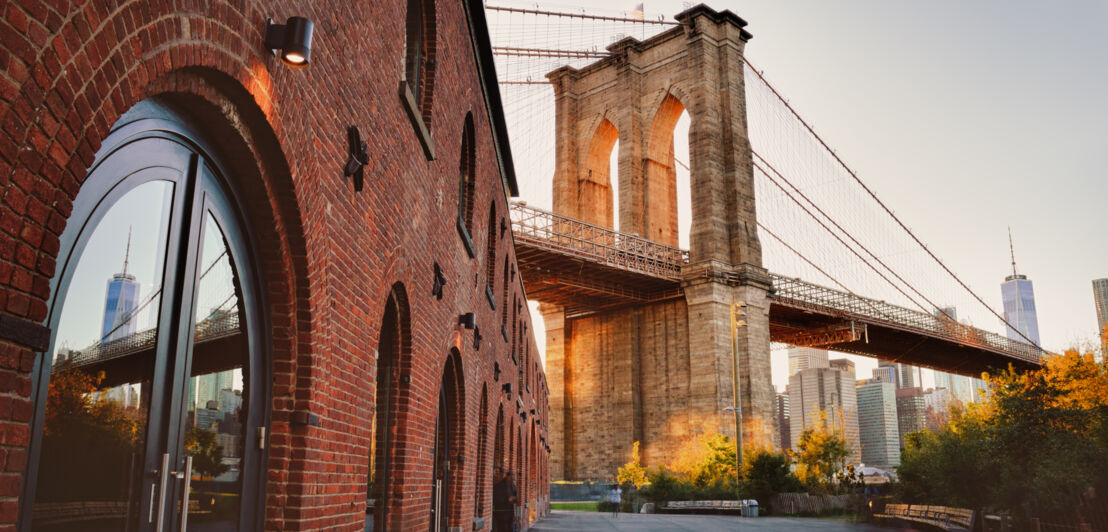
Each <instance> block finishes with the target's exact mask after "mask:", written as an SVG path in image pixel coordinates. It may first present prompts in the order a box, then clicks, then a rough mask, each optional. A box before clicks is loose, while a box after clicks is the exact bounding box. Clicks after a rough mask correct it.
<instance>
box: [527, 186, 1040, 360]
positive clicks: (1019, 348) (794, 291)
mask: <svg viewBox="0 0 1108 532" xmlns="http://www.w3.org/2000/svg"><path fill="white" fill-rule="evenodd" d="M511 216H512V232H513V234H514V236H515V242H516V256H517V259H518V263H519V267H520V274H521V275H522V276H523V281H524V285H525V286H526V287H527V295H528V298H530V299H533V300H537V301H543V302H548V303H554V304H558V305H562V306H564V307H566V312H567V314H568V315H569V316H571V317H572V316H581V315H586V314H589V313H595V312H599V311H603V310H606V309H610V308H616V307H619V306H627V305H633V304H642V303H648V302H651V301H660V300H665V299H672V298H677V297H681V296H682V294H683V292H682V290H681V280H682V279H683V278H691V277H694V276H696V272H693V271H690V270H689V266H688V262H689V260H688V252H686V251H682V250H679V249H677V248H673V247H670V246H665V245H662V244H658V243H655V242H651V241H649V240H646V239H644V238H641V237H638V236H635V235H627V234H623V233H619V232H617V231H613V230H611V229H607V228H603V227H599V226H596V225H592V224H588V223H585V222H581V221H579V220H574V219H572V218H568V217H565V216H562V215H558V214H555V213H551V212H549V211H545V210H541V209H536V208H534V207H528V206H526V205H524V204H519V203H517V204H513V205H512V208H511ZM771 278H772V280H773V292H772V293H771V296H770V297H771V306H770V336H771V338H772V340H773V341H775V342H783V343H789V344H794V345H807V346H813V347H823V348H827V349H833V350H836V351H844V352H849V353H856V354H861V355H867V356H874V357H877V358H881V359H886V360H896V361H901V362H905V363H910V364H913V365H918V366H926V367H933V368H937V369H942V370H944V371H949V372H955V373H962V374H970V375H975V374H979V373H980V372H982V371H986V370H989V369H995V368H1003V367H1007V366H1008V364H1013V365H1014V366H1017V367H1031V366H1035V365H1038V364H1040V363H1041V360H1042V355H1043V352H1042V351H1041V350H1040V349H1038V348H1036V347H1034V346H1031V345H1028V344H1025V343H1022V342H1018V341H1014V340H1010V339H1008V338H1006V337H1003V336H1001V335H998V334H996V333H992V332H988V331H984V330H981V329H977V328H975V327H971V326H969V325H965V324H962V323H958V322H956V321H953V320H950V319H947V318H939V317H936V316H933V315H931V314H928V313H926V312H922V311H918V310H912V309H908V308H904V307H900V306H897V305H892V304H889V303H886V302H884V301H878V300H875V299H870V298H866V297H862V296H859V295H857V294H853V293H850V292H845V291H841V290H835V289H831V288H827V287H824V286H820V285H816V284H813V283H808V282H805V281H802V280H800V279H793V278H788V277H783V276H779V275H773V274H771ZM735 282H737V279H736V280H735Z"/></svg>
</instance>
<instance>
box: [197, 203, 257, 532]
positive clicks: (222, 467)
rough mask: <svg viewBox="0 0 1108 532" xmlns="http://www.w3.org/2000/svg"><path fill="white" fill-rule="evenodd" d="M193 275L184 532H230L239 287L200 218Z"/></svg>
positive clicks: (240, 380) (236, 487) (218, 237)
mask: <svg viewBox="0 0 1108 532" xmlns="http://www.w3.org/2000/svg"><path fill="white" fill-rule="evenodd" d="M201 242H202V244H201V245H202V246H203V248H202V249H201V251H200V263H199V265H198V269H197V274H196V275H197V283H196V284H197V287H196V302H195V306H194V308H195V315H194V324H195V325H194V328H193V347H192V370H191V372H190V373H189V375H190V377H189V385H188V389H187V392H186V394H187V395H186V397H185V408H186V411H185V453H186V455H188V456H191V457H192V472H191V475H192V477H191V482H190V489H189V494H188V514H189V515H188V530H189V531H217V530H218V531H223V530H236V529H237V526H238V520H239V506H240V502H241V498H242V482H241V466H242V457H243V448H244V445H243V442H244V439H245V438H244V437H245V427H244V422H245V420H246V408H247V404H246V402H245V401H244V400H243V398H244V397H246V396H247V393H248V392H247V388H246V387H247V385H248V384H249V382H248V381H249V376H248V375H247V374H246V373H245V372H244V371H243V370H244V368H245V367H246V364H247V361H248V354H249V346H248V345H247V342H246V334H244V332H243V328H244V327H245V323H246V322H245V320H243V319H242V316H241V313H242V306H241V304H240V301H239V297H240V293H241V292H240V288H239V279H238V277H237V275H236V271H235V264H234V260H233V257H231V255H230V252H229V251H228V247H227V242H226V240H225V237H224V234H223V231H222V230H221V229H220V227H219V224H218V223H216V221H215V219H214V218H213V217H212V216H211V214H210V213H205V215H204V225H203V236H202V238H201Z"/></svg>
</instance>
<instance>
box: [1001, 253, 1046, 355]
mask: <svg viewBox="0 0 1108 532" xmlns="http://www.w3.org/2000/svg"><path fill="white" fill-rule="evenodd" d="M1008 245H1009V248H1010V249H1011V250H1012V275H1009V276H1007V277H1005V278H1004V283H1003V284H1001V285H1000V294H1001V296H1002V297H1003V298H1004V321H1005V322H1006V323H1005V326H1004V328H1005V331H1006V333H1007V336H1008V338H1009V339H1011V340H1016V341H1020V342H1024V343H1027V342H1028V340H1030V341H1031V343H1033V344H1035V345H1039V318H1038V316H1037V315H1036V313H1035V291H1034V289H1033V288H1032V286H1031V280H1030V279H1028V278H1027V276H1026V275H1022V274H1019V273H1016V252H1015V248H1013V247H1012V232H1011V231H1009V232H1008Z"/></svg>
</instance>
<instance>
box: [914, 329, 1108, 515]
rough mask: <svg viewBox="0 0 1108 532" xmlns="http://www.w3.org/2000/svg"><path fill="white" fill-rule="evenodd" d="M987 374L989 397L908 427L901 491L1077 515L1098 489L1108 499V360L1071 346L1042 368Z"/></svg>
mask: <svg viewBox="0 0 1108 532" xmlns="http://www.w3.org/2000/svg"><path fill="white" fill-rule="evenodd" d="M988 380H989V383H990V385H991V388H992V396H991V398H990V400H989V401H988V402H986V403H984V404H981V405H970V406H969V407H968V408H967V410H966V411H965V412H964V413H957V414H955V416H954V418H953V419H952V420H951V421H950V423H948V424H947V425H946V426H944V427H943V428H942V429H940V430H938V431H923V432H920V433H916V434H913V435H910V436H909V439H908V441H907V446H906V448H905V450H904V453H903V455H902V458H901V466H900V468H899V470H898V473H899V477H900V482H899V487H898V494H899V496H900V497H901V498H902V499H903V500H905V501H906V502H920V503H928V504H940V505H948V506H960V507H970V508H981V507H990V508H995V509H999V510H1002V511H1007V512H1011V513H1013V514H1015V515H1017V516H1021V517H1023V518H1025V519H1026V518H1029V517H1031V516H1044V515H1050V514H1072V513H1073V511H1074V508H1076V507H1078V506H1079V505H1082V504H1084V505H1086V506H1088V505H1090V504H1093V503H1090V501H1088V500H1087V499H1088V498H1089V496H1090V495H1089V494H1090V493H1091V494H1096V495H1099V496H1100V499H1099V501H1100V502H1099V503H1096V504H1099V506H1101V507H1104V506H1108V502H1106V501H1105V500H1104V497H1105V496H1108V474H1105V471H1108V368H1106V367H1105V366H1104V365H1103V364H1099V363H1097V362H1096V361H1095V359H1094V357H1093V355H1092V353H1091V352H1090V353H1079V352H1078V351H1076V350H1071V351H1068V352H1066V353H1065V354H1063V355H1059V356H1048V358H1047V359H1046V360H1045V363H1044V365H1043V367H1042V368H1041V369H1038V370H1035V371H1026V372H1017V371H1014V370H1012V369H1009V370H1007V371H1005V372H1003V373H1000V374H998V375H994V376H991V377H988ZM1096 495H1094V496H1096ZM1094 505H1095V504H1094Z"/></svg>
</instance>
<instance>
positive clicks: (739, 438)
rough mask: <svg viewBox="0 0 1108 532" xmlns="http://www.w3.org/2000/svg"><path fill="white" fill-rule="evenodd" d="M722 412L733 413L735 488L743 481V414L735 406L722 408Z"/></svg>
mask: <svg viewBox="0 0 1108 532" xmlns="http://www.w3.org/2000/svg"><path fill="white" fill-rule="evenodd" d="M723 411H724V412H734V413H735V476H736V477H737V480H738V483H737V484H736V487H738V485H739V484H742V481H743V471H742V465H743V433H742V421H741V419H742V415H743V413H742V411H741V410H739V407H737V406H726V407H724V408H723Z"/></svg>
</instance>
